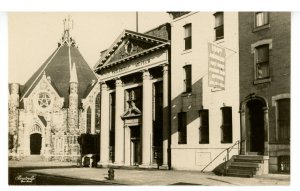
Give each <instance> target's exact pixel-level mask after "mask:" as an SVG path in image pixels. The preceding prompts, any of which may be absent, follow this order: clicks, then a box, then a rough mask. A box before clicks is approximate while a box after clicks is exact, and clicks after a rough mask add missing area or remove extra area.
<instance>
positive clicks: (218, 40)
mask: <svg viewBox="0 0 300 191" xmlns="http://www.w3.org/2000/svg"><path fill="white" fill-rule="evenodd" d="M224 41H225V40H224V37H223V38H220V39H216V40H215V43H216V44H221V43H223V42H224Z"/></svg>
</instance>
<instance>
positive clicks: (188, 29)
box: [184, 24, 192, 50]
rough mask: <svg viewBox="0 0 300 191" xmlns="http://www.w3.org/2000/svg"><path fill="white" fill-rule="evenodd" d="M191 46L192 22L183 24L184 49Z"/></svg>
mask: <svg viewBox="0 0 300 191" xmlns="http://www.w3.org/2000/svg"><path fill="white" fill-rule="evenodd" d="M191 48H192V24H186V25H184V49H185V50H188V49H191Z"/></svg>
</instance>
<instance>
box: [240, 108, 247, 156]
mask: <svg viewBox="0 0 300 191" xmlns="http://www.w3.org/2000/svg"><path fill="white" fill-rule="evenodd" d="M240 117H241V119H240V120H241V124H240V125H241V127H240V128H241V143H240V144H241V148H240V151H239V152H240V154H241V155H246V139H247V137H246V113H245V111H244V110H241V111H240Z"/></svg>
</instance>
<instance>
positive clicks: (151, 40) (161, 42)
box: [94, 23, 170, 71]
mask: <svg viewBox="0 0 300 191" xmlns="http://www.w3.org/2000/svg"><path fill="white" fill-rule="evenodd" d="M167 25H168V23H166V24H164V25H161V26H159V27H162V26H167ZM155 29H156V28H155ZM155 29H152V30H151V31H148V32H146V33H138V32H134V31H130V30H124V31H123V32H122V33H121V34H120V35H119V37H118V38H117V39H116V40H115V41H114V43H113V44H112V45H111V46H110V47H109V48H108V49H107V50H106V51H102V52H101V55H102V56H101V58H100V60H99V61H98V62H97V64H96V65H95V66H94V69H95V71H98V70H101V69H104V68H108V67H111V66H113V65H116V64H119V63H121V62H125V61H128V60H131V59H134V58H137V57H140V56H143V55H145V54H148V53H151V52H153V51H156V50H159V49H161V48H165V47H168V46H169V45H170V40H169V39H168V38H163V37H161V36H163V35H161V36H160V37H157V36H154V34H155V32H153V31H154V30H155ZM128 41H136V42H142V44H143V46H144V47H143V48H142V49H141V50H139V51H137V52H134V53H133V54H129V55H127V56H124V57H121V58H120V57H118V58H115V57H116V55H117V54H118V51H120V49H121V48H122V46H123V47H126V46H127V45H128ZM123 49H124V48H123Z"/></svg>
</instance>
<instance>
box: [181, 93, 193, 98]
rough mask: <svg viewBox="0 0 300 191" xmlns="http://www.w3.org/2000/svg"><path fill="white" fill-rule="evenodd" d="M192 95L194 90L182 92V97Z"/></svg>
mask: <svg viewBox="0 0 300 191" xmlns="http://www.w3.org/2000/svg"><path fill="white" fill-rule="evenodd" d="M190 96H192V92H183V93H182V94H181V97H190Z"/></svg>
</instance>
